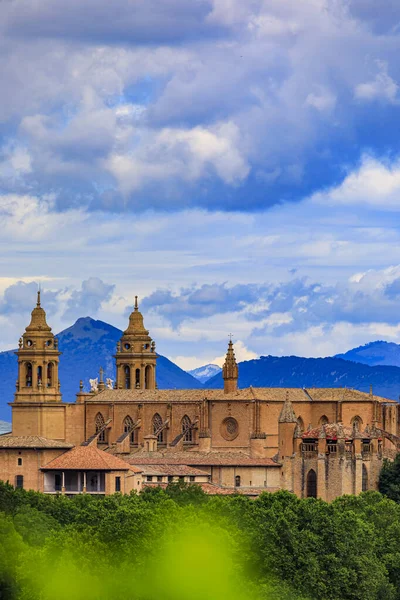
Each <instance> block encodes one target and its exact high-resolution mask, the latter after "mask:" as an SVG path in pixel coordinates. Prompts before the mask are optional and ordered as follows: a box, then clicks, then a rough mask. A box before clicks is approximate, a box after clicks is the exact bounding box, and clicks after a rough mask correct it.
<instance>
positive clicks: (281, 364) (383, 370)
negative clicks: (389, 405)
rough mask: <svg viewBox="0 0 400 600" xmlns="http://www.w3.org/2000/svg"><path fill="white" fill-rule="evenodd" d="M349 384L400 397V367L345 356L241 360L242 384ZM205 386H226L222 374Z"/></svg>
mask: <svg viewBox="0 0 400 600" xmlns="http://www.w3.org/2000/svg"><path fill="white" fill-rule="evenodd" d="M250 385H252V386H253V387H309V388H311V387H328V388H329V387H349V388H355V389H357V390H360V391H362V392H368V391H369V388H370V385H372V386H373V391H374V393H375V394H377V395H378V396H384V397H386V398H391V399H393V400H398V399H399V394H400V368H399V367H393V366H386V365H385V366H381V365H378V366H369V365H364V364H361V363H356V362H351V361H349V360H343V359H342V358H336V357H332V358H300V357H298V356H281V357H278V356H261V357H260V358H258V359H255V360H247V361H245V362H241V363H239V387H241V388H245V387H248V386H250ZM204 387H206V388H212V389H215V388H222V387H223V380H222V374H221V373H218V374H217V375H215V376H214V377H212V378H211V379H209V380H208V381H207V382H206V383H205V385H204Z"/></svg>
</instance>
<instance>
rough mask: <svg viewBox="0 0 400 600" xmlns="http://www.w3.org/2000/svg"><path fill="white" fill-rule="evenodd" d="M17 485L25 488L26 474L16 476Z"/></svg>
mask: <svg viewBox="0 0 400 600" xmlns="http://www.w3.org/2000/svg"><path fill="white" fill-rule="evenodd" d="M15 487H16V488H19V489H21V490H22V489H23V487H24V476H23V475H17V476H16V478H15Z"/></svg>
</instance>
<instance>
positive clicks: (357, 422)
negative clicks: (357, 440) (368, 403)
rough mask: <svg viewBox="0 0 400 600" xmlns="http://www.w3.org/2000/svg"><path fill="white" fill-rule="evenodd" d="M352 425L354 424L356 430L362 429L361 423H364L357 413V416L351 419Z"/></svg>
mask: <svg viewBox="0 0 400 600" xmlns="http://www.w3.org/2000/svg"><path fill="white" fill-rule="evenodd" d="M350 423H351V425H352V426H353V429H355V430H356V431H361V425H362V418H361V417H359V416H358V415H356V416H355V417H353V418H352V420H351V421H350Z"/></svg>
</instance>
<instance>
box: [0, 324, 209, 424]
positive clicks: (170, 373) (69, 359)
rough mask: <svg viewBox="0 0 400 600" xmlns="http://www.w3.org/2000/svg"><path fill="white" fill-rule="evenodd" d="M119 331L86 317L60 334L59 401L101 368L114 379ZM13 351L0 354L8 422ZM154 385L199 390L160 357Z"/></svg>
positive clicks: (0, 403) (3, 414)
mask: <svg viewBox="0 0 400 600" xmlns="http://www.w3.org/2000/svg"><path fill="white" fill-rule="evenodd" d="M121 336H122V331H121V330H120V329H117V328H116V327H113V326H112V325H109V324H108V323H104V322H103V321H95V320H94V319H91V318H90V317H83V318H80V319H78V320H77V321H76V323H75V324H74V325H72V327H68V329H65V330H64V331H61V332H60V333H59V334H58V335H57V337H58V342H59V343H58V346H59V349H60V350H61V352H62V355H61V358H60V370H59V375H60V382H61V392H62V394H63V400H64V401H66V402H73V401H74V400H75V394H76V393H77V392H78V391H79V381H80V380H81V379H82V380H83V382H84V389H86V390H88V389H89V378H94V377H97V376H98V373H99V368H100V367H103V369H104V376H105V377H111V378H112V379H115V363H114V359H113V355H114V354H115V351H116V344H117V341H118V340H119V339H120V338H121ZM14 352H15V350H9V351H8V352H1V353H0V380H1V382H2V386H1V392H0V419H6V420H10V414H11V410H10V408H9V407H8V406H7V403H8V402H11V401H12V399H13V394H14V391H15V381H16V379H17V358H16V356H15V354H14ZM157 384H158V387H159V388H160V389H167V388H168V389H171V388H172V389H173V388H177V389H184V388H192V389H193V388H201V387H202V385H201V383H200V382H199V381H198V380H197V379H195V378H194V377H192V376H191V375H190V374H189V373H186V371H183V369H181V368H180V367H178V366H177V365H176V364H174V363H173V362H171V361H170V360H168V358H165V356H160V355H159V357H158V359H157Z"/></svg>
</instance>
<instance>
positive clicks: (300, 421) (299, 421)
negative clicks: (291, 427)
mask: <svg viewBox="0 0 400 600" xmlns="http://www.w3.org/2000/svg"><path fill="white" fill-rule="evenodd" d="M296 430H297V432H298V433H303V431H304V421H303V419H302V418H301V417H299V418H298V419H297V425H296Z"/></svg>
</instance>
